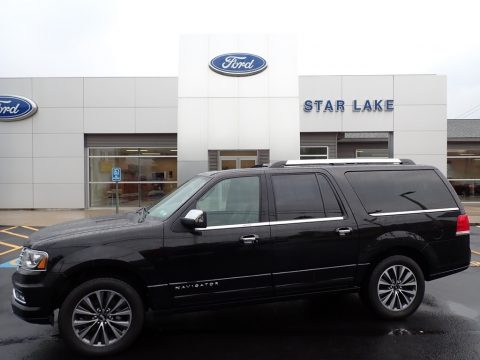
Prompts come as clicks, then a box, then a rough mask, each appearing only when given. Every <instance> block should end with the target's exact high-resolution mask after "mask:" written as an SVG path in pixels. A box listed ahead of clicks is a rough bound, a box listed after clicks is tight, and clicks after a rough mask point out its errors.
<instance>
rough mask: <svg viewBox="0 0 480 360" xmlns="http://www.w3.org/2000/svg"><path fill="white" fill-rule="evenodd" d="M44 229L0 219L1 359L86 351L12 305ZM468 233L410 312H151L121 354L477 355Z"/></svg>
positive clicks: (476, 258) (318, 308)
mask: <svg viewBox="0 0 480 360" xmlns="http://www.w3.org/2000/svg"><path fill="white" fill-rule="evenodd" d="M37 230H38V228H36V227H31V226H23V227H22V226H18V227H5V226H3V227H1V226H0V349H1V352H0V358H1V359H2V360H10V359H35V360H37V359H38V360H41V359H45V360H46V359H48V360H54V359H66V358H68V359H71V360H73V359H81V357H79V356H78V355H76V354H75V353H72V352H71V351H70V350H69V349H68V348H67V347H66V346H65V344H64V343H63V341H62V340H61V339H60V338H59V336H58V329H57V326H56V325H55V327H51V326H49V325H33V324H28V323H26V322H24V321H22V320H20V319H17V318H16V317H15V316H14V315H13V314H12V313H11V308H10V295H11V280H10V278H11V275H12V273H13V272H14V271H15V262H16V258H17V257H18V254H19V251H20V248H21V246H22V244H23V242H24V241H25V240H26V239H27V238H28V236H30V234H31V233H32V232H34V231H37ZM471 232H472V236H471V248H472V266H471V267H470V268H469V269H468V270H466V271H464V272H462V273H459V274H455V275H453V276H450V277H446V278H443V279H439V280H436V281H433V282H428V283H427V285H426V293H425V299H424V302H423V304H422V305H421V306H420V308H419V309H418V311H417V312H416V313H415V314H414V315H412V316H411V317H410V318H408V319H407V320H404V321H399V322H384V321H379V320H377V319H375V318H373V317H372V316H371V315H370V313H369V312H368V310H367V309H366V308H365V307H364V306H363V305H362V304H361V302H360V300H359V299H358V297H357V296H356V295H353V294H347V295H337V296H324V297H320V298H316V299H312V300H301V301H290V302H282V303H276V304H265V305H251V306H241V307H235V308H230V309H223V310H219V311H202V312H197V313H186V314H175V315H168V316H165V315H159V314H155V313H149V314H148V315H147V322H146V325H145V328H144V331H143V334H142V336H141V338H140V340H139V341H138V342H137V343H136V344H135V345H134V346H133V347H132V348H131V349H130V350H129V351H127V352H125V353H123V354H121V355H118V356H115V359H142V358H143V359H150V358H168V359H192V358H195V359H209V360H213V359H262V360H266V359H302V360H308V359H316V360H317V359H381V360H383V359H448V360H450V359H469V360H470V359H480V228H477V227H472V231H471Z"/></svg>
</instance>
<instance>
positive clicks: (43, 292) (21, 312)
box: [11, 270, 62, 324]
mask: <svg viewBox="0 0 480 360" xmlns="http://www.w3.org/2000/svg"><path fill="white" fill-rule="evenodd" d="M61 279H62V277H61V276H60V275H58V274H55V273H48V272H29V271H25V270H17V271H16V272H15V273H14V274H13V276H12V283H13V291H12V299H11V302H12V310H13V313H14V314H15V315H17V316H18V317H20V318H21V319H23V320H25V321H27V322H30V323H34V324H53V310H54V309H55V291H54V289H55V288H57V289H58V285H59V282H60V281H61Z"/></svg>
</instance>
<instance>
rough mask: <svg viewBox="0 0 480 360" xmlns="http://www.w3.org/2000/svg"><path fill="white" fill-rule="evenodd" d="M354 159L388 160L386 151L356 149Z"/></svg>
mask: <svg viewBox="0 0 480 360" xmlns="http://www.w3.org/2000/svg"><path fill="white" fill-rule="evenodd" d="M355 157H356V158H381V159H382V158H383V159H386V158H388V149H357V150H355Z"/></svg>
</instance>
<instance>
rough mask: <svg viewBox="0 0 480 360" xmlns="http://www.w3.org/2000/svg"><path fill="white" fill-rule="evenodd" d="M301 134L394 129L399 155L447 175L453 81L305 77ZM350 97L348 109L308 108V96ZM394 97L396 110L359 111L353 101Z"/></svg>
mask: <svg viewBox="0 0 480 360" xmlns="http://www.w3.org/2000/svg"><path fill="white" fill-rule="evenodd" d="M299 82H300V102H299V113H300V131H301V132H357V131H367V132H374V131H377V132H386V131H388V132H393V134H394V139H393V143H394V147H393V151H394V156H395V157H398V158H410V159H412V160H414V161H415V162H416V163H418V164H428V165H433V166H436V167H437V168H439V169H440V170H441V171H442V172H443V173H444V174H446V173H447V158H446V156H447V105H446V104H447V96H446V94H447V84H446V77H445V76H439V75H371V76H346V75H339V76H301V77H300V79H299ZM307 99H309V100H315V99H322V100H344V101H345V104H346V106H345V111H344V112H333V113H331V112H323V111H320V112H316V111H315V110H312V111H311V112H304V111H303V103H304V101H305V100H307ZM354 99H357V100H358V101H359V102H360V101H364V100H366V99H371V100H372V99H393V100H394V104H395V105H394V111H392V112H385V111H384V112H353V111H352V109H351V103H352V100H354Z"/></svg>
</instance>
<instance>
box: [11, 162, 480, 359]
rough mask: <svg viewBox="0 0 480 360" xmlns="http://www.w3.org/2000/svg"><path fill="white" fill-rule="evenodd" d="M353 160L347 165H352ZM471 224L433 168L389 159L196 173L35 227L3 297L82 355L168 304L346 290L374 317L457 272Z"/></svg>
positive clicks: (117, 345) (407, 305)
mask: <svg viewBox="0 0 480 360" xmlns="http://www.w3.org/2000/svg"><path fill="white" fill-rule="evenodd" d="M353 162H355V163H353ZM469 230H470V228H469V222H468V217H467V215H465V212H464V209H463V207H462V204H461V202H460V201H459V199H458V197H457V195H456V194H455V191H454V190H453V188H452V187H451V186H450V184H449V183H448V181H447V180H446V179H445V177H444V176H443V175H442V174H441V173H440V172H439V171H438V170H437V169H435V168H434V167H431V166H418V165H414V164H413V163H412V162H411V161H402V160H396V159H382V160H380V159H378V160H368V161H358V160H345V159H343V160H317V161H315V160H313V161H302V160H296V161H287V162H282V163H277V164H274V165H272V166H270V167H261V168H252V169H242V170H227V171H216V172H208V173H204V174H200V175H198V176H196V177H194V178H193V179H191V180H190V181H188V182H187V183H185V184H183V185H182V186H181V187H180V188H178V189H177V190H176V191H175V192H173V193H171V194H170V195H168V196H166V197H165V198H163V199H162V200H161V201H160V202H159V203H158V204H156V205H155V206H153V207H151V208H150V209H145V208H143V209H141V210H139V211H137V213H130V214H124V215H119V216H109V217H101V218H95V219H85V220H80V221H74V222H69V223H65V224H61V225H55V226H51V227H48V228H45V229H43V230H41V231H39V232H38V233H36V234H34V235H33V236H32V238H31V240H29V241H28V242H27V244H26V245H25V247H24V249H23V250H22V254H21V257H20V260H19V267H18V269H17V271H16V272H15V273H14V275H13V297H12V308H13V311H14V313H15V314H17V315H18V316H20V317H21V318H23V319H24V320H26V321H29V322H33V323H52V324H53V311H54V310H55V309H57V308H59V309H60V310H59V315H58V324H59V330H60V333H61V335H62V337H63V339H64V340H65V341H66V342H68V344H69V345H71V346H72V347H74V348H75V349H77V350H78V351H80V352H82V353H84V354H90V355H102V354H112V353H115V352H118V351H120V350H122V349H125V348H126V347H127V346H129V345H130V344H131V343H132V342H133V341H134V340H135V338H136V337H137V336H138V335H139V333H140V331H141V329H142V325H143V321H144V313H145V311H146V310H147V309H152V310H157V311H158V310H160V311H178V310H192V309H205V308H212V307H214V306H218V305H225V304H239V303H252V302H256V301H265V300H267V301H278V300H283V299H292V298H297V297H303V296H307V295H311V294H318V293H322V292H335V291H338V292H340V291H354V292H355V291H356V292H359V293H360V295H361V298H362V299H364V300H365V301H366V302H367V304H368V305H369V306H370V308H371V309H372V310H373V312H374V313H375V314H376V315H378V316H380V317H382V318H384V319H392V320H393V319H400V318H405V317H406V316H408V315H410V314H412V313H413V312H414V311H415V310H416V309H417V308H418V306H419V305H420V303H421V302H422V299H423V295H424V290H425V280H433V279H436V278H439V277H442V276H447V275H449V274H453V273H456V272H459V271H462V270H465V269H466V268H467V267H468V266H469V263H470V236H469Z"/></svg>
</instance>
